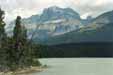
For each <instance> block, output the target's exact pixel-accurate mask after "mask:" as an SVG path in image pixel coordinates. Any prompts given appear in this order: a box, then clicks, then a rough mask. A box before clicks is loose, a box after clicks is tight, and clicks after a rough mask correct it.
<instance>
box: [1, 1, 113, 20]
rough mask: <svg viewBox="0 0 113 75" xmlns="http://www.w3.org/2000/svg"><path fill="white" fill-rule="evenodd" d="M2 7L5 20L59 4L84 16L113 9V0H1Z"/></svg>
mask: <svg viewBox="0 0 113 75" xmlns="http://www.w3.org/2000/svg"><path fill="white" fill-rule="evenodd" d="M0 5H1V7H2V8H3V9H4V10H5V12H6V18H5V21H7V22H8V21H11V20H14V19H15V18H16V16H17V15H20V16H22V17H23V18H24V17H29V16H31V15H34V14H40V13H42V11H43V9H44V8H48V7H50V6H59V7H62V8H66V7H70V8H72V9H74V10H75V11H77V12H78V13H80V15H81V17H82V18H86V17H87V16H89V15H91V16H93V17H96V16H97V15H99V14H101V13H103V12H107V11H110V10H113V0H0Z"/></svg>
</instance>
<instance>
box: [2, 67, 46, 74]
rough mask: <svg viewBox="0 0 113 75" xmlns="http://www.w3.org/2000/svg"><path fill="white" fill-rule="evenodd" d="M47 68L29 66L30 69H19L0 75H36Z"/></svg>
mask: <svg viewBox="0 0 113 75" xmlns="http://www.w3.org/2000/svg"><path fill="white" fill-rule="evenodd" d="M46 68H47V66H45V65H44V66H37V67H36V66H31V67H30V68H25V69H20V70H17V71H14V72H13V71H9V72H0V75H30V74H31V73H38V72H42V71H44V69H46Z"/></svg>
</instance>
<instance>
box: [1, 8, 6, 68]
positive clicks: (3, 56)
mask: <svg viewBox="0 0 113 75" xmlns="http://www.w3.org/2000/svg"><path fill="white" fill-rule="evenodd" d="M4 15H5V12H4V11H3V10H2V9H1V8H0V69H2V70H3V69H5V67H6V65H7V50H6V42H7V37H6V34H5V28H4V27H5V22H4V21H3V19H4Z"/></svg>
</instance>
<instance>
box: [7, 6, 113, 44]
mask: <svg viewBox="0 0 113 75" xmlns="http://www.w3.org/2000/svg"><path fill="white" fill-rule="evenodd" d="M112 20H113V11H110V12H107V13H104V14H102V15H100V16H98V17H96V18H91V17H88V19H86V20H82V19H81V18H80V15H79V14H78V13H77V12H75V11H74V10H73V9H71V8H59V7H56V6H53V7H49V8H46V9H44V11H43V13H42V14H40V15H33V16H31V17H29V18H26V19H23V20H22V23H23V25H25V26H26V28H27V29H28V37H29V38H30V37H31V36H32V34H33V33H34V35H33V41H35V42H37V43H40V44H49V45H52V44H62V43H77V42H97V41H100V42H109V41H113V39H112V38H113V34H112V32H113V21H112ZM9 26H10V27H8V28H7V31H8V33H11V32H12V30H13V27H14V22H11V23H10V25H9ZM11 26H12V27H11Z"/></svg>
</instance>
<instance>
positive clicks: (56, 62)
mask: <svg viewBox="0 0 113 75" xmlns="http://www.w3.org/2000/svg"><path fill="white" fill-rule="evenodd" d="M40 62H41V63H42V64H43V65H45V64H46V65H48V68H47V69H45V70H44V71H43V72H39V73H34V74H32V75H113V58H48V59H40Z"/></svg>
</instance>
